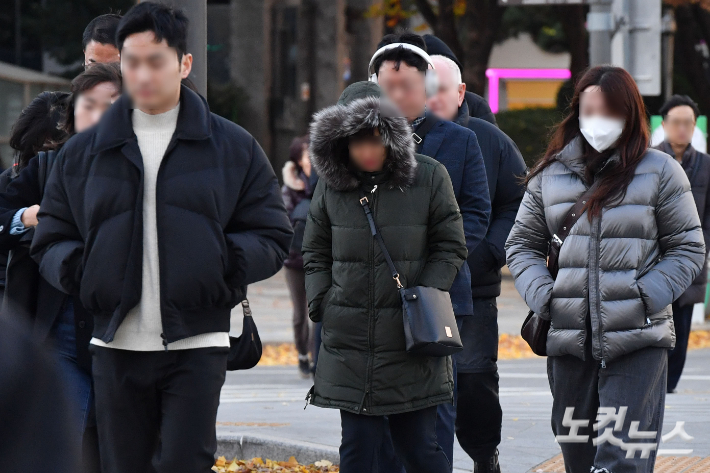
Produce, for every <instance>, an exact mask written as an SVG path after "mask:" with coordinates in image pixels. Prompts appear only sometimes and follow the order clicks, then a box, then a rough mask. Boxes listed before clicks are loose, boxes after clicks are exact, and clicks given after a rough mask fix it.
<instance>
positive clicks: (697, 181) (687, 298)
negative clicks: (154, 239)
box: [656, 142, 710, 306]
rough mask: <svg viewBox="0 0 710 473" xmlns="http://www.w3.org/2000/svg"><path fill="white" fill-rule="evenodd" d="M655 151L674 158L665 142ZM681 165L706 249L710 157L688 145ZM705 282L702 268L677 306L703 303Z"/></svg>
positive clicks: (709, 234)
mask: <svg viewBox="0 0 710 473" xmlns="http://www.w3.org/2000/svg"><path fill="white" fill-rule="evenodd" d="M656 149H658V150H661V151H663V152H664V153H668V154H670V155H671V156H672V157H675V155H674V154H673V148H671V146H670V145H669V144H668V143H667V142H663V143H661V144H660V145H658V146H657V147H656ZM681 165H682V166H683V169H685V173H686V175H687V176H688V180H689V181H690V190H691V192H692V193H693V199H694V200H695V206H696V207H697V209H698V216H699V217H700V224H701V225H702V227H703V237H704V238H705V248H706V249H708V242H710V156H708V155H707V154H705V153H701V152H700V151H698V150H696V149H695V148H693V146H692V145H689V146H688V149H687V150H686V152H685V153H684V155H683V160H682V162H681ZM707 281H708V272H707V268H706V267H703V270H702V271H700V274H699V275H698V277H696V278H695V280H694V281H693V284H691V286H690V287H689V288H688V289H687V290H686V291H685V292H684V293H683V294H681V296H680V297H679V298H678V304H679V305H681V306H684V305H692V304H697V303H699V302H704V301H705V291H706V290H707V287H706V286H707Z"/></svg>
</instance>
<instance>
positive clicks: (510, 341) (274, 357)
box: [259, 330, 710, 366]
mask: <svg viewBox="0 0 710 473" xmlns="http://www.w3.org/2000/svg"><path fill="white" fill-rule="evenodd" d="M699 348H710V330H694V331H692V332H690V339H689V340H688V350H696V349H699ZM535 356H537V355H535V354H534V353H533V352H532V350H531V349H530V347H529V346H528V344H527V342H526V341H525V340H523V338H522V337H521V336H520V335H509V334H507V333H503V334H501V335H500V338H499V339H498V359H499V360H514V359H518V358H533V357H535ZM259 365H261V366H295V365H298V352H297V351H296V347H295V345H294V344H293V343H281V344H279V345H264V352H263V354H262V355H261V361H259Z"/></svg>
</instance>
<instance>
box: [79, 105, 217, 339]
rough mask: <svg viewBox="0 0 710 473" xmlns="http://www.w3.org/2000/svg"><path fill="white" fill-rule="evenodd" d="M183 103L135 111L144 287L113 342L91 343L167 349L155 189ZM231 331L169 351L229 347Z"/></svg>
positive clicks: (214, 334) (134, 122)
mask: <svg viewBox="0 0 710 473" xmlns="http://www.w3.org/2000/svg"><path fill="white" fill-rule="evenodd" d="M179 112H180V104H178V106H177V107H175V108H174V109H172V110H169V111H167V112H165V113H160V114H157V115H150V114H147V113H145V112H142V111H140V110H138V109H134V110H133V131H134V132H135V134H136V137H137V138H138V147H139V148H140V152H141V156H142V158H143V182H144V188H143V285H142V292H141V300H140V302H139V303H138V305H136V306H135V307H134V308H133V309H131V310H130V311H129V312H128V314H127V315H126V318H125V319H124V321H123V322H122V323H121V325H120V326H119V327H118V330H117V331H116V336H115V337H114V339H113V341H112V342H111V343H104V342H103V341H101V340H99V339H97V338H93V339H91V343H92V344H94V345H99V346H103V347H109V348H118V349H123V350H132V351H159V350H165V346H164V345H163V338H162V336H161V334H162V333H163V324H162V320H161V317H160V266H159V264H158V263H159V261H158V224H157V219H156V199H155V189H156V183H157V178H158V169H160V163H161V161H162V160H163V156H164V155H165V151H166V150H167V148H168V144H169V143H170V139H171V138H172V136H173V134H174V133H175V128H176V126H177V119H178V114H179ZM228 346H229V334H228V333H227V332H212V333H205V334H201V335H195V336H194V337H189V338H185V339H182V340H178V341H177V342H173V343H170V344H168V350H185V349H189V348H205V347H228Z"/></svg>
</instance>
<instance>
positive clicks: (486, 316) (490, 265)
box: [427, 54, 526, 473]
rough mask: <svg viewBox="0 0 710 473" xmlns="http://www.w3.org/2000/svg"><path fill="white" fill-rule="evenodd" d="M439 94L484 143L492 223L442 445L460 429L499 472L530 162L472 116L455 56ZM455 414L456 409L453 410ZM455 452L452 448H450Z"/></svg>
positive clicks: (483, 467) (435, 108) (478, 256)
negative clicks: (505, 343)
mask: <svg viewBox="0 0 710 473" xmlns="http://www.w3.org/2000/svg"><path fill="white" fill-rule="evenodd" d="M431 59H432V62H433V63H434V66H435V67H436V73H437V77H438V78H439V90H438V92H437V93H436V95H434V96H432V97H430V98H429V100H428V102H427V106H428V107H429V109H430V110H431V111H432V112H433V113H434V114H435V115H437V116H438V117H439V118H441V119H444V120H449V121H453V122H455V123H458V124H459V125H461V126H464V127H467V128H468V129H470V130H471V131H473V132H474V133H476V137H477V138H478V144H479V145H480V146H481V154H482V155H483V162H484V163H485V166H486V177H487V178H488V192H489V195H490V198H491V220H490V224H489V225H488V232H487V233H486V237H485V239H484V240H483V241H482V242H481V244H479V245H478V246H477V247H476V249H475V250H473V252H472V253H470V254H469V255H468V266H469V268H470V270H471V290H472V292H473V315H472V316H470V317H462V319H461V327H460V328H459V333H460V335H461V341H462V342H463V351H461V352H459V353H456V354H455V355H454V360H455V362H456V373H457V376H456V406H455V407H454V406H451V405H449V404H442V405H440V406H439V411H440V412H442V411H447V410H448V411H452V412H451V413H448V412H442V415H440V416H439V422H438V423H437V431H438V432H443V433H442V434H440V435H439V438H440V439H441V440H440V441H443V440H444V439H451V440H450V441H451V442H452V443H453V435H452V434H451V432H453V431H454V422H453V420H454V419H455V428H456V436H457V437H458V440H459V444H460V445H461V447H462V448H463V449H464V451H465V452H466V453H467V454H468V455H469V456H470V457H471V458H472V459H473V462H474V472H475V473H488V472H498V473H499V472H500V465H499V462H498V451H497V447H498V445H499V444H500V440H501V428H502V424H503V412H502V410H501V406H500V399H499V398H498V365H497V360H498V305H497V303H496V298H497V297H498V296H500V291H501V268H502V267H503V266H504V265H505V240H506V239H507V238H508V234H509V233H510V229H511V228H512V226H513V223H514V222H515V214H516V213H517V212H518V207H520V201H521V200H522V198H523V194H524V193H525V186H524V185H523V182H522V179H521V178H522V177H523V176H524V175H525V169H526V168H525V162H524V161H523V157H522V155H521V154H520V151H518V147H517V146H516V145H515V143H514V142H513V140H511V139H510V138H509V137H508V135H506V134H505V133H503V132H502V131H501V130H500V129H499V128H498V127H496V126H494V125H492V124H490V123H489V122H487V121H485V120H481V119H480V118H475V117H471V116H469V109H468V103H467V102H466V101H465V90H466V86H465V84H463V83H462V80H461V71H460V70H459V67H458V65H457V64H456V62H454V61H453V60H452V59H450V58H448V57H446V56H441V55H438V54H437V55H433V56H431ZM454 410H455V411H454ZM447 448H450V449H451V450H452V451H453V444H452V445H451V446H450V447H445V450H446V449H447Z"/></svg>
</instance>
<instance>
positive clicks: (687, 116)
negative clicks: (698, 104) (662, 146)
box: [663, 105, 695, 146]
mask: <svg viewBox="0 0 710 473" xmlns="http://www.w3.org/2000/svg"><path fill="white" fill-rule="evenodd" d="M663 129H664V130H665V132H666V139H667V140H668V142H669V143H670V144H672V145H678V146H687V145H689V144H690V142H691V141H692V139H693V131H694V130H695V112H693V109H692V108H690V107H689V106H687V105H679V106H677V107H673V108H672V109H670V110H669V111H668V115H666V118H664V119H663Z"/></svg>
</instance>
